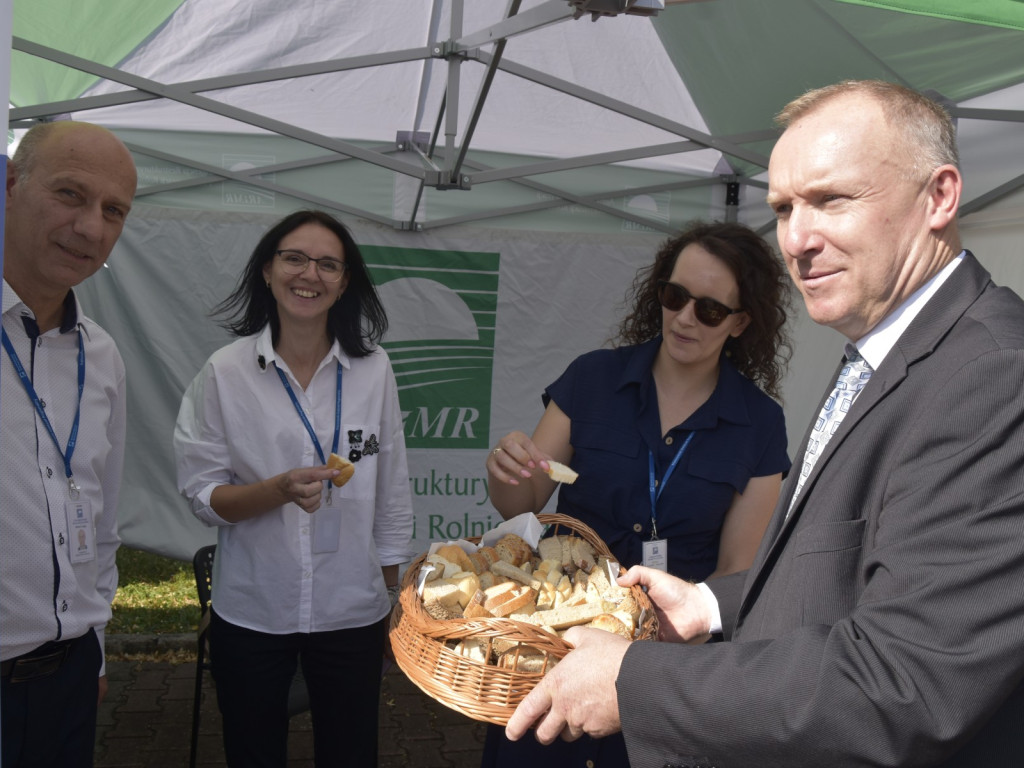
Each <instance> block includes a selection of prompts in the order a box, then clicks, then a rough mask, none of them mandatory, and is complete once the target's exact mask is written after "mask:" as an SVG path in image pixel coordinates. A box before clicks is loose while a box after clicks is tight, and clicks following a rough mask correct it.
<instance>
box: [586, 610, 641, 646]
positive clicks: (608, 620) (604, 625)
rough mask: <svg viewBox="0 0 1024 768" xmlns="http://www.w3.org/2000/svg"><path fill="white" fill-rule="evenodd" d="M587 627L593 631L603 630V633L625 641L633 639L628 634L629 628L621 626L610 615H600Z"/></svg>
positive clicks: (617, 619)
mask: <svg viewBox="0 0 1024 768" xmlns="http://www.w3.org/2000/svg"><path fill="white" fill-rule="evenodd" d="M587 626H588V627H593V628H594V629H603V630H604V631H605V632H611V633H612V634H615V635H618V636H619V637H624V638H626V639H627V640H632V639H633V633H632V632H630V630H629V627H627V626H626V625H625V624H623V623H622V621H620V620H619V618H618V617H617V616H614V615H612V614H610V613H602V614H601V615H600V616H596V617H595V618H594V620H593V621H592V622H590V623H589V624H588V625H587Z"/></svg>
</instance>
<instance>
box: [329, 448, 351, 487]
mask: <svg viewBox="0 0 1024 768" xmlns="http://www.w3.org/2000/svg"><path fill="white" fill-rule="evenodd" d="M327 467H328V468H329V469H340V470H341V474H339V475H338V476H337V477H333V478H331V482H332V483H334V484H335V485H336V486H337V487H338V488H341V486H343V485H344V484H345V483H347V482H348V481H349V480H351V479H352V475H354V474H355V473H356V465H355V464H353V463H352V462H351V461H349V460H348V459H346V458H345V457H344V456H339V455H338V454H336V453H332V454H331V455H330V456H328V457H327Z"/></svg>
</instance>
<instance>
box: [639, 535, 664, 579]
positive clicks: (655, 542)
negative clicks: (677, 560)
mask: <svg viewBox="0 0 1024 768" xmlns="http://www.w3.org/2000/svg"><path fill="white" fill-rule="evenodd" d="M644 565H646V566H647V567H648V568H656V569H657V570H659V571H667V570H668V541H666V540H665V539H652V540H651V541H645V542H644Z"/></svg>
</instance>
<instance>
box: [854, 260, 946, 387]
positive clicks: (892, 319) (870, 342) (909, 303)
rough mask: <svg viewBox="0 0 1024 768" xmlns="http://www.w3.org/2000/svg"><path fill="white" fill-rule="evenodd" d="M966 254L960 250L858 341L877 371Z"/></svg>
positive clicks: (855, 345) (865, 356) (866, 358)
mask: <svg viewBox="0 0 1024 768" xmlns="http://www.w3.org/2000/svg"><path fill="white" fill-rule="evenodd" d="M965 253H966V251H960V253H959V255H958V256H957V257H956V258H955V259H953V260H952V261H951V262H949V264H947V265H946V266H945V267H943V268H942V269H941V270H940V271H939V273H938V274H937V275H935V277H933V278H932V279H931V280H929V281H928V282H927V283H925V284H924V285H922V286H921V287H920V288H918V289H917V290H916V291H914V293H913V294H911V296H910V298H908V299H907V300H906V301H904V302H903V303H902V304H900V305H899V306H898V307H897V308H896V309H895V310H893V311H892V312H890V313H889V315H888V316H887V317H885V318H884V319H883V320H882V322H880V323H879V324H878V325H876V326H875V327H874V328H872V329H871V331H870V332H869V333H868V334H867V335H865V336H863V337H861V338H860V339H858V340H857V341H856V342H855V343H854V347H855V348H856V349H857V351H859V352H860V354H861V356H863V358H864V359H865V360H866V361H867V363H868V365H870V366H871V367H872V368H873V369H874V370H878V366H880V365H881V364H882V361H883V360H884V359H885V356H886V355H887V354H889V350H891V349H892V348H893V347H894V346H896V342H897V341H899V338H900V336H902V335H903V332H904V331H905V330H907V326H909V325H910V324H911V323H912V322H913V321H914V318H915V317H917V316H918V314H920V312H921V310H922V309H924V306H925V304H927V303H928V301H929V300H930V299H931V298H932V296H934V295H935V292H936V291H938V290H939V288H940V287H941V286H942V284H943V283H944V282H946V280H947V279H948V278H949V276H950V275H951V274H953V270H955V269H956V268H957V267H958V266H960V263H961V262H962V261H963V260H964V254H965ZM847 356H849V355H847Z"/></svg>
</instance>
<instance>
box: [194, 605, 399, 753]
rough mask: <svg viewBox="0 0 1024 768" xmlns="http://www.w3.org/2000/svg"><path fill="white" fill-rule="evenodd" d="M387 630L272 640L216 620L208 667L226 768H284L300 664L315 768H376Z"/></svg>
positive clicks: (298, 635)
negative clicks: (290, 710) (290, 697)
mask: <svg viewBox="0 0 1024 768" xmlns="http://www.w3.org/2000/svg"><path fill="white" fill-rule="evenodd" d="M384 622H385V620H384V619H382V620H381V621H379V622H377V623H375V624H371V625H370V626H367V627H358V628H355V629H342V630H337V631H334V632H313V633H295V634H288V635H271V634H267V633H264V632H255V631H253V630H250V629H244V628H242V627H238V626H235V625H234V624H230V623H229V622H227V621H225V620H224V619H222V618H221V617H219V616H218V615H217V614H216V612H214V613H213V615H212V618H211V623H210V661H211V666H212V671H213V679H214V683H215V684H216V688H217V703H218V706H219V708H220V712H221V716H222V718H223V723H224V753H225V756H226V757H227V763H228V765H229V766H231V768H283V766H285V765H286V764H287V760H288V754H287V753H288V690H289V688H290V687H291V682H292V678H293V677H294V676H295V670H296V666H297V663H298V662H299V661H301V663H302V674H303V676H304V677H305V678H306V687H307V689H308V691H309V704H310V712H311V714H312V717H313V750H314V758H315V761H316V765H317V766H319V767H322V768H335V767H336V766H353V767H355V768H364V767H365V768H373V767H374V766H376V765H377V709H378V706H379V702H380V677H381V663H382V660H383V655H384Z"/></svg>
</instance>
